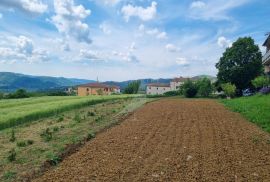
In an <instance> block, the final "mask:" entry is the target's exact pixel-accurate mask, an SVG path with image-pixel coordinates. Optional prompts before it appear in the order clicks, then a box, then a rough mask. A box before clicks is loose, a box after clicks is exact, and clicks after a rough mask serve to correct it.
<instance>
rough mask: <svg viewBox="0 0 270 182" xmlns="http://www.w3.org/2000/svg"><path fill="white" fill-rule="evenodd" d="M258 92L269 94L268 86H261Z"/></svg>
mask: <svg viewBox="0 0 270 182" xmlns="http://www.w3.org/2000/svg"><path fill="white" fill-rule="evenodd" d="M259 92H260V93H261V94H269V93H270V87H263V88H262V89H261V90H260V91H259Z"/></svg>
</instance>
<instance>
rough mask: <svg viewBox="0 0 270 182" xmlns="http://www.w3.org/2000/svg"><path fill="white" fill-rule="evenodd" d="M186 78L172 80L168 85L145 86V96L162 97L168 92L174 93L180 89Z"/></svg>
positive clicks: (151, 84) (152, 84)
mask: <svg viewBox="0 0 270 182" xmlns="http://www.w3.org/2000/svg"><path fill="white" fill-rule="evenodd" d="M187 79H188V78H183V77H179V78H174V79H173V80H172V81H171V82H170V84H164V83H150V84H148V85H147V86H146V94H147V95H163V94H164V93H166V92H169V91H176V90H179V89H180V86H181V85H183V84H184V82H185V81H186V80H187Z"/></svg>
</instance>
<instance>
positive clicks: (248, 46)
mask: <svg viewBox="0 0 270 182" xmlns="http://www.w3.org/2000/svg"><path fill="white" fill-rule="evenodd" d="M216 68H217V69H218V74H217V78H218V82H219V83H220V84H223V83H228V82H229V83H232V84H234V85H235V86H236V88H237V90H238V94H240V93H241V90H243V89H246V88H249V87H251V86H252V84H251V80H253V79H254V78H256V77H257V76H259V75H260V74H262V72H263V66H262V53H261V52H260V50H259V47H258V45H255V43H254V40H253V39H252V38H251V37H244V38H239V39H238V40H237V41H236V42H234V43H233V45H232V47H230V48H227V49H226V51H225V52H224V53H223V56H222V57H221V58H220V60H219V62H218V63H217V64H216Z"/></svg>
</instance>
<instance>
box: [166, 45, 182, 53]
mask: <svg viewBox="0 0 270 182" xmlns="http://www.w3.org/2000/svg"><path fill="white" fill-rule="evenodd" d="M165 48H166V50H167V51H168V52H179V51H180V50H181V49H180V48H179V47H176V46H175V45H174V44H167V45H166V46H165Z"/></svg>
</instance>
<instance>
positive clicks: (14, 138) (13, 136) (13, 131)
mask: <svg viewBox="0 0 270 182" xmlns="http://www.w3.org/2000/svg"><path fill="white" fill-rule="evenodd" d="M15 140H16V137H15V130H14V129H12V130H11V136H10V139H9V141H11V142H15Z"/></svg>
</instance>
